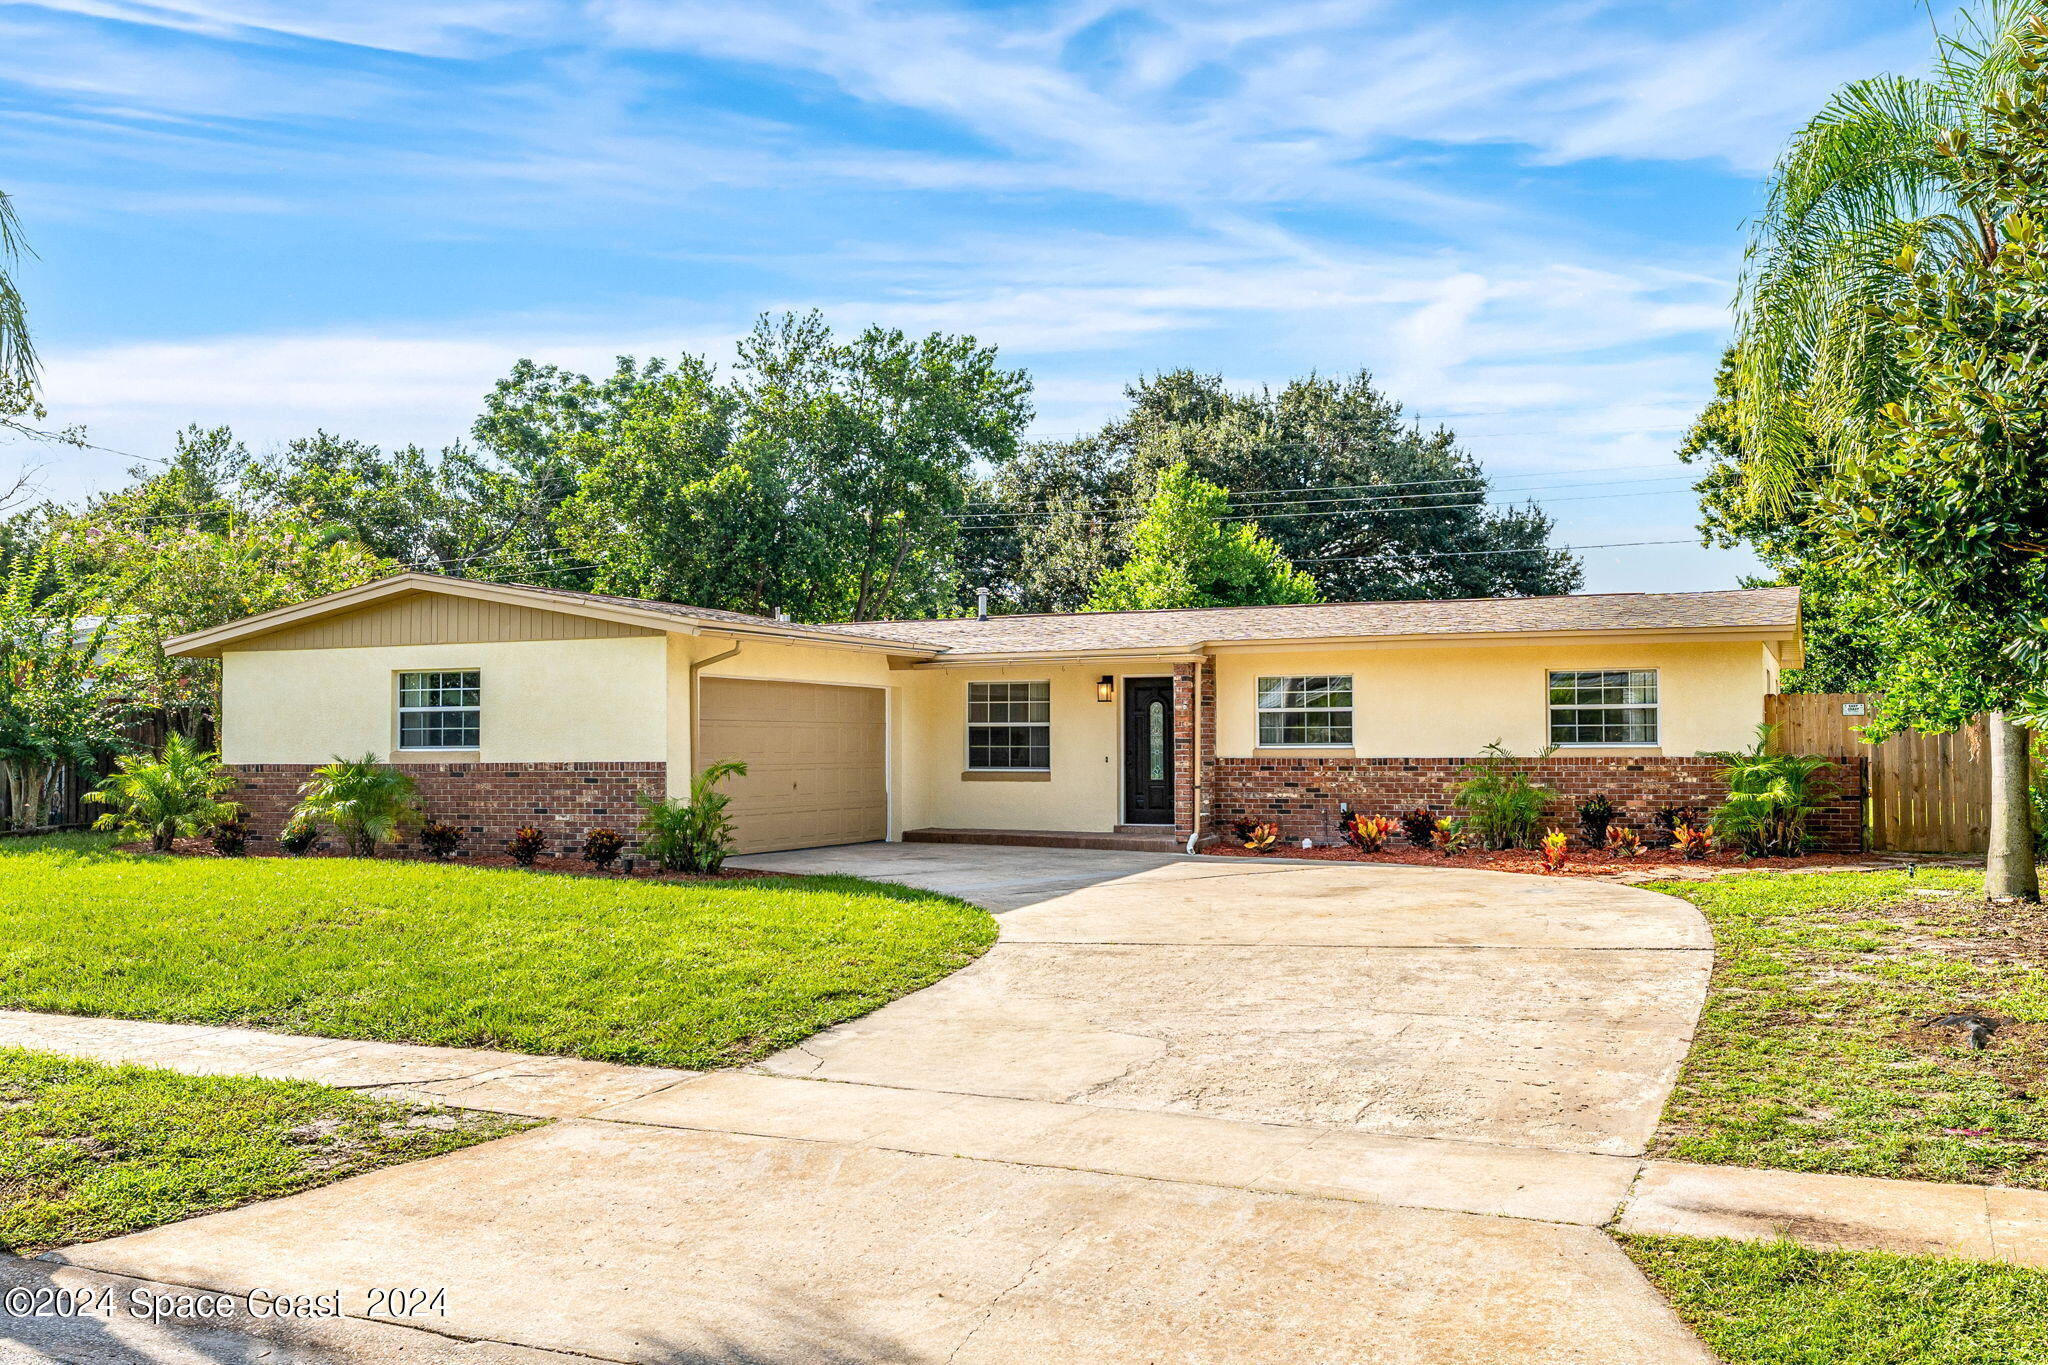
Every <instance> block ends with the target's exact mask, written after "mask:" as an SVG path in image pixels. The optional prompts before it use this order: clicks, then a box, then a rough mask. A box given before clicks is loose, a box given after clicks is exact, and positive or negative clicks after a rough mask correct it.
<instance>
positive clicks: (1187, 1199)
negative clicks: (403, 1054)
mask: <svg viewBox="0 0 2048 1365" xmlns="http://www.w3.org/2000/svg"><path fill="white" fill-rule="evenodd" d="M742 861H743V862H744V863H745V864H747V865H750V866H760V867H785V868H789V869H791V870H802V871H843V872H852V873H857V874H859V875H862V876H869V877H876V878H881V879H885V880H894V881H902V882H908V883H911V884H914V885H919V886H926V887H931V888H935V889H939V890H945V891H950V892H952V893H954V894H957V895H961V896H964V897H966V898H968V899H972V900H975V901H978V902H980V903H983V904H986V905H988V906H990V907H991V908H993V909H996V910H997V911H999V913H1000V917H1001V923H1002V928H1003V935H1002V939H1001V941H1000V942H999V943H998V944H997V946H996V947H995V948H994V949H992V950H991V951H990V952H989V953H988V954H987V955H986V956H985V957H984V958H983V959H981V960H980V961H979V962H977V963H976V964H974V965H973V966H971V967H969V968H967V969H966V970H964V971H962V972H960V973H958V974H956V975H955V976H953V977H951V978H949V979H948V980H946V981H944V982H941V983H940V984H938V985H936V986H934V987H932V988H930V989H928V990H926V991H923V992H921V993H919V994H917V995H915V996H912V997H909V998H907V999H904V1000H901V1001H898V1002H897V1003H895V1004H893V1005H890V1006H888V1007H886V1008H884V1009H882V1010H879V1011H877V1012H875V1013H874V1014H872V1015H869V1016H868V1017H866V1018H864V1019H860V1020H856V1021H854V1022H851V1023H848V1024H845V1025H842V1026H840V1027H838V1028H836V1029H832V1030H830V1031H828V1032H826V1033H823V1034H820V1035H818V1036H817V1037H815V1038H813V1039H811V1040H810V1041H809V1042H807V1043H806V1044H804V1045H802V1046H801V1047H798V1048H795V1049H792V1050H790V1051H788V1052H784V1053H782V1054H779V1055H777V1056H775V1057H772V1058H770V1059H768V1060H767V1061H765V1062H763V1063H761V1064H760V1065H758V1066H756V1067H752V1068H748V1069H745V1070H742V1071H738V1072H724V1073H717V1074H713V1075H708V1076H703V1077H696V1078H692V1079H688V1080H684V1081H681V1082H679V1083H677V1084H675V1085H673V1086H670V1087H669V1088H666V1089H663V1090H660V1091H657V1092H656V1093H653V1094H651V1095H647V1096H645V1097H643V1098H639V1099H634V1100H630V1101H627V1102H625V1103H621V1104H613V1105H608V1106H604V1107H600V1108H596V1109H595V1110H593V1111H592V1112H590V1113H588V1114H587V1115H586V1116H584V1117H580V1118H574V1119H569V1120H565V1121H563V1122H559V1123H556V1124H554V1125H551V1126H549V1127H547V1128H543V1129H539V1130H536V1131H534V1132H531V1133H527V1134H523V1135H521V1136H518V1137H514V1138H510V1139H505V1140H502V1141H499V1142H494V1143H489V1144H485V1145H483V1146H480V1147H475V1148H470V1149H467V1150H465V1151H462V1152H458V1153H455V1154H452V1155H450V1156H447V1157H443V1158H438V1159H436V1160H433V1161H427V1162H421V1163H417V1164H414V1165H409V1166H402V1167H396V1168H393V1169H390V1170H386V1171H381V1172H376V1173H373V1174H371V1175H368V1176H363V1177H360V1178H357V1179H353V1180H349V1181H344V1182H342V1183H340V1184H337V1185H334V1186H330V1187H328V1188H326V1189H321V1190H316V1191H312V1192H310V1193H307V1194H303V1195H298V1196H295V1197H293V1198H290V1199H284V1200H278V1201H275V1202H273V1203H268V1204H262V1205H257V1206H253V1207H250V1208H247V1209H241V1210H236V1211H232V1212H229V1213H225V1214H219V1215H214V1216H212V1217H207V1218H201V1219H195V1220H193V1221H191V1222H187V1223H182V1224H177V1225H173V1226H171V1227H166V1228H161V1229H157V1230H155V1231H152V1232H146V1233H141V1234H137V1235H134V1236H130V1237H124V1238H118V1239H114V1240H112V1241H108V1242H103V1243H98V1244H94V1245H91V1246H86V1247H80V1248H74V1249H72V1250H71V1251H70V1252H69V1253H67V1255H66V1258H65V1259H67V1260H68V1261H69V1262H71V1263H72V1264H73V1265H76V1266H81V1267H86V1268H88V1270H90V1271H97V1272H105V1273H111V1274H116V1275H123V1276H134V1277H139V1278H142V1279H147V1280H152V1281H157V1282H164V1283H171V1284H181V1285H192V1286H199V1287H203V1288H210V1289H230V1290H233V1289H246V1288H248V1287H250V1286H252V1285H262V1286H266V1287H269V1288H272V1289H287V1290H306V1291H309V1292H310V1291H312V1290H315V1289H323V1290H324V1289H330V1288H343V1289H350V1288H353V1287H357V1286H368V1285H401V1286H420V1287H426V1288H429V1289H434V1288H446V1289H447V1291H448V1292H447V1296H446V1302H447V1305H448V1311H447V1314H446V1316H444V1317H440V1318H436V1319H433V1320H430V1321H425V1322H417V1321H416V1322H412V1323H409V1324H408V1325H409V1326H411V1327H414V1328H419V1329H425V1330H424V1331H423V1332H421V1333H420V1334H419V1336H418V1340H419V1341H420V1342H422V1343H424V1345H423V1346H422V1351H423V1352H424V1354H416V1355H415V1356H413V1357H409V1358H426V1359H432V1358H436V1356H435V1354H434V1353H435V1352H436V1351H441V1350H445V1351H446V1353H447V1354H449V1355H450V1356H451V1357H453V1358H463V1359H467V1358H469V1357H468V1356H467V1355H459V1354H458V1348H457V1347H456V1346H455V1345H454V1342H456V1341H461V1342H480V1343H486V1344H489V1345H490V1346H491V1347H492V1348H493V1349H499V1348H503V1349H514V1348H518V1349H528V1350H535V1351H542V1352H563V1353H574V1354H576V1355H579V1356H584V1357H596V1358H599V1359H604V1360H619V1361H662V1362H685V1361H689V1362H696V1361H704V1362H711V1361H735V1362H768V1361H774V1362H871V1361H872V1362H881V1361H888V1362H941V1361H947V1362H959V1365H968V1363H969V1362H984V1363H986V1365H994V1363H995V1362H1036V1361H1059V1362H1062V1365H1074V1363H1076V1362H1086V1363H1094V1362H1100V1363H1101V1365H1112V1363H1115V1365H1124V1363H1125V1362H1133V1361H1155V1362H1162V1365H1165V1363H1168V1362H1184V1361H1185V1362H1217V1365H1222V1363H1223V1362H1242V1361H1247V1360H1258V1361H1261V1362H1296V1361H1303V1362H1307V1361H1314V1362H1331V1363H1332V1365H1337V1363H1338V1362H1342V1363H1343V1365H1359V1363H1361V1362H1400V1363H1401V1365H1452V1363H1454V1362H1473V1363H1475V1365H1476V1363H1477V1362H1500V1363H1501V1365H1510V1363H1512V1365H1547V1363H1548V1362H1577V1363H1583V1365H1610V1363H1611V1365H1640V1362H1644V1361H1651V1360H1655V1361H1659V1362H1699V1363H1700V1365H1707V1362H1709V1361H1710V1360H1711V1357H1710V1356H1709V1355H1708V1354H1707V1353H1706V1352H1705V1351H1704V1350H1703V1349H1702V1348H1701V1347H1700V1346H1699V1345H1698V1343H1697V1342H1696V1341H1695V1340H1694V1339H1693V1338H1692V1337H1691V1336H1690V1334H1689V1333H1687V1332H1686V1331H1685V1330H1684V1328H1683V1327H1682V1326H1681V1325H1680V1324H1679V1323H1678V1322H1677V1320H1676V1318H1675V1317H1674V1316H1673V1315H1672V1314H1671V1313H1670V1311H1669V1310H1668V1308H1666V1306H1665V1305H1664V1303H1663V1301H1662V1300H1661V1299H1660V1298H1659V1297H1658V1296H1657V1295H1656V1293H1655V1292H1654V1291H1653V1290H1652V1289H1651V1288H1650V1287H1649V1286H1648V1284H1647V1283H1646V1282H1645V1281H1644V1280H1643V1279H1642V1278H1641V1276H1640V1275H1639V1274H1638V1273H1637V1272H1636V1271H1635V1269H1634V1267H1633V1266H1632V1265H1631V1264H1630V1263H1629V1262H1628V1260H1627V1259H1626V1257H1624V1256H1623V1255H1622V1254H1621V1252H1620V1251H1619V1250H1618V1249H1617V1248H1616V1247H1615V1246H1614V1245H1613V1244H1612V1243H1611V1242H1610V1241H1609V1240H1608V1238H1607V1237H1606V1236H1605V1234H1603V1233H1602V1232H1600V1231H1599V1230H1598V1228H1599V1225H1600V1224H1602V1223H1604V1222H1605V1221H1607V1220H1608V1219H1609V1218H1610V1217H1611V1216H1612V1214H1613V1212H1614V1209H1615V1207H1616V1205H1617V1203H1618V1202H1619V1201H1620V1199H1621V1198H1622V1196H1623V1194H1624V1193H1625V1191H1626V1189H1627V1187H1628V1184H1629V1182H1630V1181H1631V1180H1632V1179H1633V1178H1634V1175H1635V1173H1636V1171H1637V1169H1638V1163H1637V1162H1635V1161H1634V1160H1632V1159H1630V1158H1631V1157H1632V1156H1633V1155H1634V1154H1636V1153H1638V1152H1640V1150H1641V1147H1642V1144H1643V1142H1644V1141H1645V1139H1646V1138H1647V1136H1648V1134H1649V1132H1650V1130H1651V1127H1652V1125H1653V1124H1654V1122H1655V1119H1656V1115H1657V1110H1658V1107H1659V1105H1660V1104H1661V1102H1662V1100H1663V1097H1664V1095H1665V1092H1666V1091H1667V1090H1668V1089H1669V1087H1670V1084H1671V1082H1672V1079H1673V1076H1674V1074H1675V1071H1676V1068H1677V1065H1678V1063H1679V1060H1680V1058H1681V1057H1682V1055H1683V1053H1684V1050H1685V1046H1686V1043H1687V1040H1688V1037H1689V1034H1690V1029H1691V1026H1692V1022H1693V1020H1694V1018H1695V1016H1696V1014H1697V1011H1698V1009H1699V1006H1700V1003H1701V1001H1702V999H1703V997H1704V990H1705V984H1706V977H1707V971H1708V967H1709V959H1710V954H1709V952H1708V951H1707V943H1708V939H1707V933H1706V928H1705V926H1704V924H1703V923H1701V921H1700V920H1699V918H1698V917H1697V915H1696V914H1695V913H1694V912H1693V911H1692V909H1691V908H1690V907H1689V906H1687V905H1685V904H1683V903H1682V902H1678V901H1674V900H1671V899H1669V898H1666V897H1661V896H1657V895H1653V894H1651V893H1647V892H1642V891H1638V890H1634V889H1630V888H1623V887H1616V886H1610V885H1605V884H1600V883H1589V882H1583V881H1566V880H1561V879H1560V880H1556V881H1552V880H1547V879H1541V878H1535V877H1521V876H1507V875H1501V874H1489V873H1476V872H1462V871H1453V870H1439V869H1431V868H1423V869H1414V868H1402V867H1346V866H1332V865H1328V864H1322V865H1303V864H1288V863H1281V862H1253V861H1249V860H1246V861H1227V860H1223V859H1181V858H1162V857H1157V856H1153V855H1142V854H1116V853H1097V852H1086V853H1083V852H1066V851H1059V850H1022V849H994V848H975V847H962V846H944V847H941V846H916V845H913V846H897V845H866V846H860V847H855V848H847V849H837V850H822V851H815V852H809V853H800V854H782V855H773V856H768V857H756V858H749V859H745V860H742ZM62 1273H65V1274H78V1273H83V1272H77V1271H65V1272H62ZM427 1333H432V1334H435V1335H433V1336H428V1335H427ZM461 1349H462V1350H465V1351H466V1350H470V1349H474V1348H470V1347H463V1348H461ZM312 1358H319V1357H312ZM327 1358H332V1359H357V1358H364V1359H367V1358H370V1357H369V1356H367V1355H362V1356H358V1355H352V1354H350V1353H349V1351H348V1350H346V1349H344V1348H343V1347H341V1346H336V1347H335V1348H334V1353H333V1354H332V1355H330V1356H329V1357H327ZM378 1358H382V1357H378Z"/></svg>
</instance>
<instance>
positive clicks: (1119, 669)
mask: <svg viewBox="0 0 2048 1365" xmlns="http://www.w3.org/2000/svg"><path fill="white" fill-rule="evenodd" d="M732 643H733V641H732V639H731V638H730V637H722V636H718V635H705V636H701V637H691V636H687V635H669V636H666V637H662V636H648V637H641V638H623V639H590V640H539V641H519V642H506V643H479V644H448V645H405V646H390V647H362V648H328V649H314V650H263V651H253V650H252V651H231V652H229V653H228V654H227V655H226V656H225V657H224V659H223V664H224V681H223V688H224V702H225V720H224V725H223V734H222V748H223V756H224V757H225V759H226V760H227V761H228V762H230V763H311V762H323V761H325V760H326V759H328V758H330V757H332V756H333V755H335V754H345V755H350V756H354V755H359V754H362V753H365V752H374V753H377V754H380V755H386V754H390V753H391V752H392V750H393V744H394V741H395V710H396V697H395V691H396V688H395V676H396V674H397V673H399V672H400V671H404V670H411V669H454V668H475V669H479V670H481V671H482V673H483V688H484V702H483V705H484V716H483V735H482V747H481V749H480V751H479V753H478V754H477V757H478V759H479V760H481V761H484V762H573V761H577V760H586V761H648V760H655V759H660V760H665V761H666V762H667V763H668V765H669V773H670V781H671V788H672V789H674V790H680V789H681V787H682V786H683V785H684V784H685V783H686V782H687V779H688V774H689V773H690V772H691V771H692V769H693V766H694V762H693V760H694V755H693V724H692V722H693V718H694V714H695V710H696V708H695V705H694V698H693V697H692V695H691V686H690V684H691V675H690V665H691V663H692V661H693V660H698V659H706V658H709V657H710V656H712V655H715V654H719V653H722V652H723V651H725V650H726V649H728V648H730V647H731V645H732ZM1778 665H1779V659H1778V657H1777V652H1776V651H1775V650H1774V649H1772V648H1771V647H1770V646H1768V645H1765V644H1762V643H1760V642H1754V641H1751V642H1701V643H1665V644H1647V643H1639V644H1630V643H1625V642H1600V641H1582V642H1571V641H1555V642H1549V643H1532V644H1520V645H1472V644H1460V645H1442V646H1435V647H1413V646H1402V647H1393V648H1358V647H1351V648H1342V647H1339V648H1290V649H1274V650H1266V651H1259V652H1242V653H1240V652H1224V653H1220V654H1218V655H1216V656H1215V657H1214V659H1213V660H1212V662H1211V665H1210V666H1211V667H1213V670H1214V673H1215V677H1216V715H1215V734H1216V747H1217V752H1218V753H1219V754H1220V755H1223V756H1226V757H1239V756H1246V755H1250V754H1251V753H1252V752H1253V751H1254V745H1253V739H1254V736H1255V733H1256V707H1255V680H1256V679H1257V678H1258V677H1260V676H1266V675H1272V674H1283V673H1349V674H1351V675H1352V677H1353V679H1354V689H1355V696H1356V711H1355V721H1356V735H1357V738H1356V742H1355V744H1354V746H1353V750H1352V752H1355V753H1356V754H1358V755H1359V756H1362V757H1438V756H1461V755H1466V754H1471V753H1474V752H1476V751H1478V749H1479V748H1480V747H1481V746H1483V745H1484V744H1486V743H1487V742H1488V741H1490V740H1494V739H1500V740H1502V741H1504V742H1506V743H1507V744H1508V745H1509V746H1510V747H1512V748H1514V749H1515V750H1516V751H1518V752H1522V753H1528V752H1532V751H1534V750H1535V749H1538V748H1540V747H1541V746H1542V745H1543V743H1544V740H1545V736H1546V733H1547V708H1546V701H1547V698H1546V691H1545V683H1546V678H1545V675H1546V673H1547V672H1548V671H1549V670H1551V669H1563V668H1654V669H1657V670H1658V673H1659V682H1660V689H1661V694H1662V708H1663V709H1662V726H1663V736H1662V737H1663V742H1662V744H1661V745H1659V746H1658V748H1656V749H1654V750H1642V749H1629V750H1598V749H1587V750H1573V751H1572V752H1577V753H1603V752H1605V753H1645V752H1661V753H1665V754H1692V753H1697V752H1699V751H1701V750H1706V749H1725V748H1736V747H1741V746H1743V745H1746V744H1747V743H1749V742H1750V740H1751V738H1752V734H1753V731H1754V729H1755V727H1756V724H1757V722H1758V721H1759V720H1761V719H1762V715H1763V697H1764V695H1765V693H1766V692H1768V691H1769V690H1771V687H1772V685H1773V679H1774V677H1775V673H1776V670H1777V667H1778ZM1171 672H1172V667H1171V665H1167V664H1148V663H1145V662H1139V661H1120V662H1118V663H1115V664H1106V663H1100V662H1098V663H1085V664H1065V665H1060V666H1051V665H1044V664H1013V665H1002V666H988V665H981V666H974V667H961V668H906V667H900V666H899V667H894V668H892V667H891V665H890V661H889V658H888V656H886V655H885V654H882V653H877V652H871V651H860V650H848V649H834V648H825V647H817V646H810V645H801V644H797V645H783V644H775V643H769V642H765V641H759V640H748V641H745V642H744V643H743V644H742V645H741V648H740V652H739V653H738V654H736V655H734V656H732V657H730V658H727V659H723V660H720V661H719V662H717V663H715V664H710V665H708V666H707V667H706V668H705V669H704V670H703V673H702V675H701V676H704V677H723V678H760V679H768V680H777V681H796V682H818V683H833V684H840V685H851V686H865V687H877V688H881V689H883V690H884V691H885V692H886V693H887V716H888V746H889V770H890V821H889V828H890V832H891V835H892V837H893V836H895V835H897V834H900V833H901V832H902V831H903V830H906V829H915V828H919V827H923V826H941V827H953V828H997V829H1002V828H1009V829H1058V830H1091V831H1097V830H1108V829H1111V828H1113V827H1114V826H1115V825H1116V824H1118V823H1119V822H1120V820H1121V818H1122V810H1121V787H1122V764H1121V744H1120V742H1119V731H1120V717H1121V715H1122V705H1121V698H1122V696H1123V692H1124V681H1125V680H1126V679H1128V678H1131V677H1163V676H1168V675H1170V674H1171ZM1104 673H1110V674H1113V675H1114V676H1116V677H1117V679H1118V691H1117V695H1118V701H1116V702H1112V703H1103V702H1100V701H1097V700H1096V680H1097V679H1098V678H1099V677H1100V676H1101V675H1102V674H1104ZM1039 679H1043V680H1046V681H1048V682H1050V683H1051V695H1052V735H1051V742H1052V761H1051V771H1050V774H1049V776H1048V778H1047V780H1044V781H986V780H968V779H967V778H966V777H965V776H964V773H965V770H966V734H967V684H968V683H969V682H970V681H983V680H1009V681H1029V680H1039ZM1288 752H1304V751H1288ZM1311 752H1312V751H1311ZM422 757H423V758H424V757H426V756H425V755H423V756H422ZM428 761H433V760H432V759H428Z"/></svg>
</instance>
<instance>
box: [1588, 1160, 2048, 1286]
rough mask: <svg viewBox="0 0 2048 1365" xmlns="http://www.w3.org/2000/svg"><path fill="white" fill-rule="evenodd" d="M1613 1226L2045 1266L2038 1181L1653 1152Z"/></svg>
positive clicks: (2046, 1213) (2046, 1236) (2044, 1194)
mask: <svg viewBox="0 0 2048 1365" xmlns="http://www.w3.org/2000/svg"><path fill="white" fill-rule="evenodd" d="M1615 1227H1616V1229H1617V1230H1618V1231H1621V1232H1648V1233H1665V1234H1671V1235H1675V1236H1681V1237H1736V1238H1740V1239H1742V1240H1744V1241H1752V1242H1758V1241H1772V1240H1775V1239H1777V1238H1781V1237H1782V1238H1787V1239H1789V1240H1791V1241H1794V1242H1799V1243H1801V1244H1803V1245H1805V1246H1811V1247H1821V1248H1828V1249H1837V1250H1842V1251H1894V1252H1900V1253H1904V1254H1908V1255H1919V1256H1954V1257H1960V1258H1962V1259H1964V1260H1972V1261H2010V1262H2012V1263H2013V1264H2015V1265H2026V1266H2036V1267H2040V1268H2044V1269H2048V1191H2042V1190H2020V1189H2008V1188H2004V1187H2000V1186H1988V1185H1945V1184H1939V1183H1936V1182H1934V1181H1928V1180H1879V1179H1873V1178H1870V1177H1867V1176H1854V1175H1815V1174H1811V1173H1808V1172H1804V1171H1763V1170H1750V1169H1748V1168H1745V1167H1739V1166H1691V1165H1687V1164H1685V1163H1683V1162H1677V1161H1652V1162H1650V1163H1648V1164H1647V1165H1646V1166H1645V1167H1644V1170H1643V1178H1642V1180H1641V1181H1640V1182H1639V1183H1638V1184H1637V1186H1636V1189H1635V1193H1634V1194H1633V1195H1632V1196H1631V1197H1630V1199H1629V1202H1628V1207H1627V1208H1626V1209H1625V1210H1624V1211H1623V1213H1622V1215H1621V1218H1620V1219H1619V1220H1618V1221H1617V1222H1616V1223H1615Z"/></svg>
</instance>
